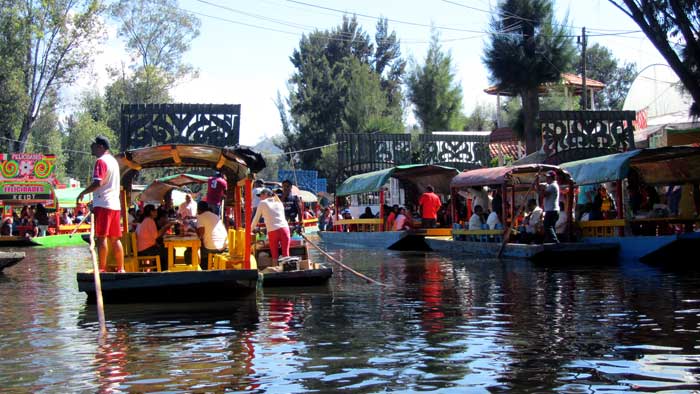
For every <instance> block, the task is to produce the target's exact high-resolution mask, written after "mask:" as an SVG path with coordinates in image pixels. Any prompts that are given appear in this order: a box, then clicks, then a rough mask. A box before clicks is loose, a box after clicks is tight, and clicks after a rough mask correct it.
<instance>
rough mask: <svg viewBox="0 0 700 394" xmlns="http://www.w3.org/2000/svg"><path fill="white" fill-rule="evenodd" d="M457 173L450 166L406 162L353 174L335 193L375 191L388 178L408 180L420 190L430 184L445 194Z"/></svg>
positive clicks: (346, 194)
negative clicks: (406, 163) (400, 164)
mask: <svg viewBox="0 0 700 394" xmlns="http://www.w3.org/2000/svg"><path fill="white" fill-rule="evenodd" d="M457 174H459V171H458V170H457V169H456V168H452V167H446V166H438V165H427V164H408V165H402V166H396V167H392V168H387V169H385V170H379V171H372V172H367V173H364V174H358V175H353V176H351V177H350V178H348V179H346V180H345V182H343V183H342V184H341V185H340V186H338V189H337V190H336V193H335V194H336V196H338V197H342V196H349V195H353V194H360V193H370V192H376V191H379V190H380V189H381V188H382V187H383V186H384V185H386V183H387V182H388V181H389V178H397V179H399V180H402V181H406V182H410V183H412V184H415V185H416V186H417V187H418V189H420V190H425V187H426V186H428V185H432V186H433V187H434V188H435V192H436V193H442V194H447V193H449V185H450V180H452V178H453V177H454V176H455V175H457Z"/></svg>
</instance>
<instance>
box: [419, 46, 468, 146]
mask: <svg viewBox="0 0 700 394" xmlns="http://www.w3.org/2000/svg"><path fill="white" fill-rule="evenodd" d="M454 79H455V72H454V70H453V67H452V55H451V54H450V53H447V54H445V53H444V52H443V51H442V48H441V46H440V42H439V34H438V33H437V32H433V35H432V37H431V40H430V47H429V48H428V54H427V56H426V58H425V63H424V64H423V65H422V66H419V65H417V64H414V66H413V69H412V71H411V72H410V74H409V76H408V80H407V82H406V83H407V87H408V98H409V100H411V102H412V103H413V104H414V105H415V109H414V111H413V112H414V113H415V115H416V118H417V119H418V120H419V121H420V123H421V126H422V127H423V131H424V132H426V133H427V132H430V131H438V130H450V126H451V122H453V121H454V120H455V118H459V117H460V116H462V113H461V111H462V87H461V86H460V84H459V82H455V80H454Z"/></svg>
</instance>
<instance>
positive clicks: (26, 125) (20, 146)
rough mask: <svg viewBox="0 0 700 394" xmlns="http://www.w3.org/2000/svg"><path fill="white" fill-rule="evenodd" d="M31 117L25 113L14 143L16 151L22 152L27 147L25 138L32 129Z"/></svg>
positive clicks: (26, 138) (27, 137)
mask: <svg viewBox="0 0 700 394" xmlns="http://www.w3.org/2000/svg"><path fill="white" fill-rule="evenodd" d="M32 124H33V119H32V116H31V115H29V114H27V115H25V116H24V119H23V120H22V130H21V131H20V133H19V138H18V139H17V140H18V141H17V142H16V143H15V148H16V150H15V151H16V152H18V153H24V151H25V149H26V148H27V140H28V139H29V132H30V130H31V129H32Z"/></svg>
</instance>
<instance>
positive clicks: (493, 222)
mask: <svg viewBox="0 0 700 394" xmlns="http://www.w3.org/2000/svg"><path fill="white" fill-rule="evenodd" d="M486 224H488V225H489V229H490V230H495V229H496V226H497V225H499V224H501V219H499V218H498V214H497V213H496V211H491V213H490V214H489V217H488V218H487V219H486Z"/></svg>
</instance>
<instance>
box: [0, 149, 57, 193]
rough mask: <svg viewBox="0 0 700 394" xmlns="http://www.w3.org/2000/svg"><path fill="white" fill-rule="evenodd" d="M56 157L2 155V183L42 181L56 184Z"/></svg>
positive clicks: (17, 154) (26, 154)
mask: <svg viewBox="0 0 700 394" xmlns="http://www.w3.org/2000/svg"><path fill="white" fill-rule="evenodd" d="M55 166H56V156H55V155H44V154H41V153H0V181H41V182H48V183H49V184H51V185H54V184H56V175H55V174H54V168H55Z"/></svg>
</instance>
